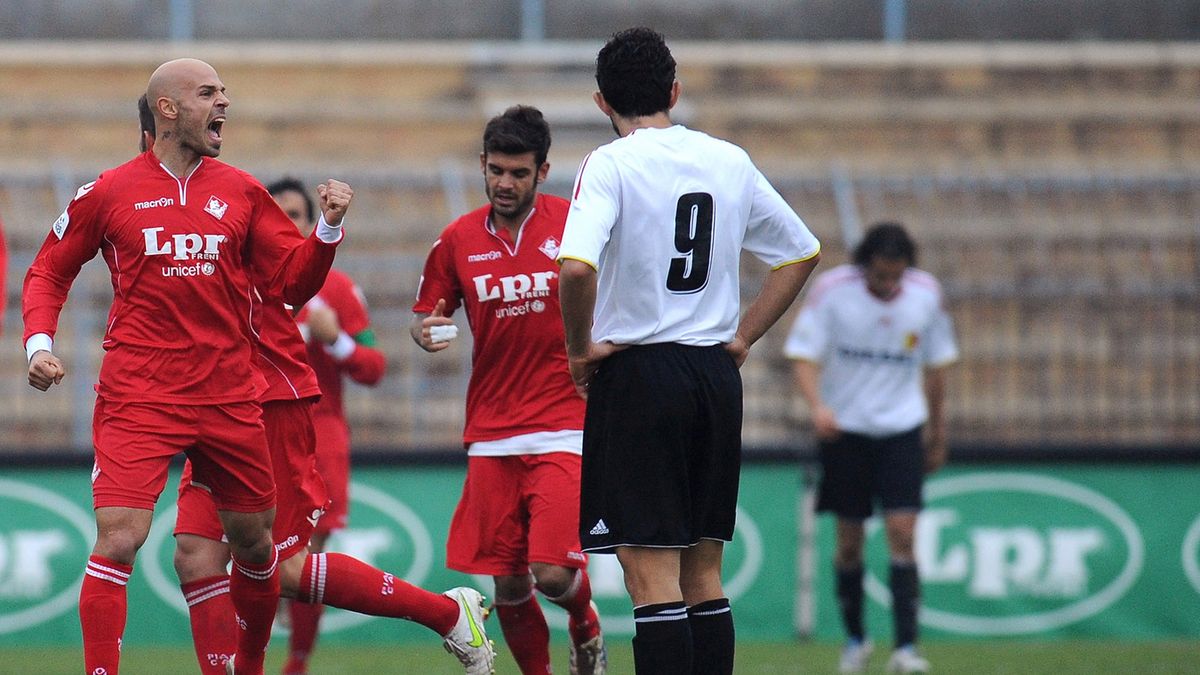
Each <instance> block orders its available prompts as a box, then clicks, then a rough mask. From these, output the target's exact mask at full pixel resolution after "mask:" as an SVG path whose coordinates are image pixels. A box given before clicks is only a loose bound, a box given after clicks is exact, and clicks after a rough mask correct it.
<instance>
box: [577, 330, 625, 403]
mask: <svg viewBox="0 0 1200 675" xmlns="http://www.w3.org/2000/svg"><path fill="white" fill-rule="evenodd" d="M625 347H626V345H615V344H613V343H611V342H590V343H588V350H587V353H586V354H583V355H581V356H571V355H570V354H568V355H567V365H568V367H569V368H570V369H571V380H572V381H573V382H575V391H576V392H577V393H578V394H579V395H580V396H582V397H583V398H587V396H588V388H589V387H590V386H591V385H592V378H593V377H594V376H595V375H596V370H597V369H599V368H600V363H601V362H602V361H604V359H607V358H608V357H610V356H612V355H613V354H616V353H617V352H619V351H621V350H622V349H625Z"/></svg>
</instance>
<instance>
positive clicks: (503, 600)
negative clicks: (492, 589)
mask: <svg viewBox="0 0 1200 675" xmlns="http://www.w3.org/2000/svg"><path fill="white" fill-rule="evenodd" d="M492 581H493V582H495V584H496V602H498V603H500V604H502V605H503V604H514V603H519V602H521V601H523V600H525V598H528V597H529V595H530V594H531V593H533V577H532V576H531V575H527V574H526V575H511V576H497V577H492Z"/></svg>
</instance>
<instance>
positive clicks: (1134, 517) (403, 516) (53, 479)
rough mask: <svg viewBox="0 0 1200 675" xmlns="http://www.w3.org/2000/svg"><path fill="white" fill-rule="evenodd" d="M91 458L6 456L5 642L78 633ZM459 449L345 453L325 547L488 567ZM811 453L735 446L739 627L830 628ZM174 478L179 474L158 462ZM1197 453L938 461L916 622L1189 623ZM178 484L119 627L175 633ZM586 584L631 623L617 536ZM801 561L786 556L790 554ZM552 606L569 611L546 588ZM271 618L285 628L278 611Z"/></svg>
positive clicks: (440, 571) (140, 635) (1194, 612)
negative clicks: (462, 514)
mask: <svg viewBox="0 0 1200 675" xmlns="http://www.w3.org/2000/svg"><path fill="white" fill-rule="evenodd" d="M88 478H89V472H88V471H87V470H86V468H59V469H9V470H6V471H5V472H4V474H3V476H2V477H0V513H3V514H5V518H4V519H3V521H2V522H0V645H10V646H15V645H34V644H44V645H53V644H66V643H69V644H77V643H78V641H79V628H78V618H77V616H76V606H77V597H78V590H79V583H80V580H81V575H82V572H83V566H84V561H85V560H86V558H87V554H88V551H89V550H90V547H91V543H92V541H93V537H94V535H93V532H94V525H93V522H92V517H91V507H90V490H89V484H88ZM462 478H463V469H462V468H461V467H429V466H415V467H414V466H395V467H366V468H356V469H355V472H354V482H353V486H352V491H351V493H352V497H351V501H352V504H351V517H350V523H351V526H350V527H349V528H348V529H347V530H345V531H344V532H342V533H340V534H339V535H337V536H336V537H335V539H334V541H333V542H332V544H331V548H334V549H336V550H340V551H343V552H346V553H348V554H350V555H353V556H355V557H358V558H360V559H363V560H366V561H368V562H370V563H371V564H374V565H375V566H377V567H380V568H382V569H385V570H388V571H390V572H393V573H394V574H396V575H398V576H400V577H403V578H404V579H406V580H408V581H409V582H411V583H414V584H417V585H419V586H422V587H424V588H427V589H430V590H435V591H438V590H442V589H445V588H449V587H452V586H457V585H462V584H471V585H476V586H477V587H480V588H482V589H484V590H485V591H490V587H491V582H490V580H488V579H484V578H472V577H469V576H466V575H462V574H459V573H456V572H451V571H448V570H446V569H445V566H444V561H445V553H444V544H445V536H446V529H447V525H448V523H449V521H450V517H451V514H452V513H453V510H454V506H455V504H456V502H457V500H458V495H459V492H460V490H461V486H462ZM808 478H809V472H807V471H805V470H804V469H803V468H802V467H799V466H789V465H781V464H772V465H753V464H752V465H748V466H746V467H745V469H744V472H743V480H742V487H741V499H740V505H739V514H738V528H737V532H736V535H735V541H734V543H733V544H731V545H730V546H729V547H728V548H727V553H726V578H725V583H726V589H727V591H728V594H729V596H730V597H731V599H732V600H733V606H734V611H735V616H736V620H737V626H738V639H739V640H743V641H773V640H784V639H789V638H792V637H795V636H796V635H797V631H798V630H804V631H805V632H808V633H810V634H811V635H812V636H814V637H816V638H817V639H822V640H840V639H841V637H842V635H841V628H840V623H839V621H838V618H837V610H836V606H835V603H834V594H833V590H832V564H831V562H830V559H831V555H832V553H831V552H832V545H833V522H832V519H831V518H829V517H827V516H821V517H818V518H816V519H815V520H814V519H812V518H810V517H807V516H806V514H805V512H804V510H803V508H802V506H801V505H802V504H803V503H805V496H806V495H807V494H808V493H807V490H808V489H809V488H808V487H807V483H808V482H809V480H808ZM172 479H173V480H172V483H170V484H171V485H174V482H173V481H174V480H175V479H176V474H172ZM1197 495H1200V467H1192V466H1179V465H1173V466H1164V467H1155V466H1146V465H1138V466H1104V467H1087V466H1081V465H1074V464H1070V465H1037V466H1031V465H1023V466H989V467H987V468H986V469H981V468H973V467H957V468H952V469H947V470H945V471H943V472H942V473H939V474H938V475H937V476H936V477H935V478H933V479H932V480H930V482H929V483H928V485H927V486H926V502H927V503H926V509H925V511H924V512H923V515H922V517H921V519H920V524H919V526H918V533H917V540H916V546H917V552H918V558H919V563H920V566H921V570H922V575H923V578H924V584H923V591H924V606H923V608H922V614H921V624H922V630H923V634H924V635H925V636H926V637H927V638H931V639H952V638H957V637H964V638H979V637H1009V636H1013V637H1024V638H1031V637H1036V638H1055V637H1097V638H1102V637H1121V638H1180V637H1196V636H1200V499H1197ZM174 509H175V505H174V490H173V489H168V490H167V491H166V492H165V493H164V495H163V497H162V499H161V500H160V503H159V508H158V511H157V513H156V518H155V521H154V527H153V529H152V531H151V534H150V537H149V539H148V540H147V542H146V545H145V547H144V548H143V549H142V553H141V555H140V556H139V559H138V563H137V565H136V566H135V569H134V574H133V578H132V580H131V582H130V584H129V622H128V627H127V629H126V634H125V644H127V645H136V644H186V643H188V642H189V641H190V632H189V630H188V626H187V612H186V608H185V606H184V604H183V600H182V597H181V595H180V592H179V588H178V582H177V581H176V578H175V574H174V571H173V569H172V566H171V558H172V554H173V539H172V537H171V526H172V524H173V521H174V513H175V510H174ZM867 546H868V568H869V572H868V577H867V597H868V616H867V620H868V625H869V628H870V629H871V630H872V631H873V633H874V634H875V635H876V637H877V638H878V639H880V640H884V641H886V639H887V637H888V635H889V633H890V626H891V620H890V616H889V614H888V613H887V610H886V607H887V605H888V603H889V597H888V592H887V578H886V570H887V560H886V557H887V555H886V550H885V546H884V542H883V535H882V531H881V528H880V527H879V525H878V523H874V522H869V524H868V543H867ZM589 570H590V573H591V576H592V587H593V591H594V593H595V596H596V601H597V603H598V605H599V607H600V610H601V614H602V616H603V620H604V625H605V629H606V631H607V632H608V633H609V634H610V635H612V636H629V635H632V632H633V625H632V617H631V608H630V604H629V600H628V597H627V596H626V594H625V590H624V585H623V582H622V577H621V571H620V567H619V566H618V565H617V564H616V560H615V558H614V557H612V556H592V558H591V561H590V563H589ZM798 570H799V572H798ZM543 604H544V605H545V606H546V613H547V617H548V619H549V621H550V623H551V626H552V628H553V629H555V630H559V631H562V630H565V626H566V617H565V615H564V614H563V613H562V612H561V611H559V610H558V609H557V608H556V607H553V606H552V605H550V603H543ZM322 629H323V631H324V632H323V637H322V640H323V641H332V642H335V643H336V642H341V643H354V642H384V641H386V642H392V643H395V642H419V641H428V640H430V639H431V636H430V635H429V633H428V631H426V630H425V629H423V628H421V627H419V626H414V625H411V624H407V623H405V622H401V621H395V620H386V619H375V618H370V617H365V616H360V615H356V614H353V613H349V612H343V611H340V610H330V611H329V612H327V614H326V615H325V619H324V620H323V623H322ZM277 630H278V631H279V632H280V633H282V632H283V630H285V629H283V628H281V627H280V628H277Z"/></svg>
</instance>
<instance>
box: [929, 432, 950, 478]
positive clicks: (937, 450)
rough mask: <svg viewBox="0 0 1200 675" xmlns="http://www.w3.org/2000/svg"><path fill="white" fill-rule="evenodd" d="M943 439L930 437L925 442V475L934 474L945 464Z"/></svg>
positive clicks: (945, 454) (944, 442)
mask: <svg viewBox="0 0 1200 675" xmlns="http://www.w3.org/2000/svg"><path fill="white" fill-rule="evenodd" d="M946 456H947V450H946V439H945V437H938V436H930V437H929V438H928V439H927V440H926V441H925V473H927V474H930V473H934V472H936V471H937V470H938V469H940V468H942V467H943V466H945V464H946Z"/></svg>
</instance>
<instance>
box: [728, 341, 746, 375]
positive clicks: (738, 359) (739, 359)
mask: <svg viewBox="0 0 1200 675" xmlns="http://www.w3.org/2000/svg"><path fill="white" fill-rule="evenodd" d="M725 351H727V352H729V355H730V356H731V357H733V362H734V363H735V364H737V367H738V368H741V367H742V364H743V363H745V362H746V357H747V356H750V343H749V342H746V338H744V337H742V336H741V335H734V336H733V339H732V340H730V341H729V342H727V343H725Z"/></svg>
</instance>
